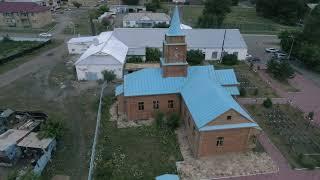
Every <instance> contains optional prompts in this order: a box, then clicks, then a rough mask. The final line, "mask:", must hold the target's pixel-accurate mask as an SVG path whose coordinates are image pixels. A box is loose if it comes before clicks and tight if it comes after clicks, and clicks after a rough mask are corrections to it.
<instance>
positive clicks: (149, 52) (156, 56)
mask: <svg viewBox="0 0 320 180" xmlns="http://www.w3.org/2000/svg"><path fill="white" fill-rule="evenodd" d="M160 57H161V52H160V50H159V49H158V48H149V47H146V61H147V62H160Z"/></svg>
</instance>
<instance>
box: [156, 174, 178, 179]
mask: <svg viewBox="0 0 320 180" xmlns="http://www.w3.org/2000/svg"><path fill="white" fill-rule="evenodd" d="M156 180H179V176H178V175H175V174H164V175H161V176H157V177H156Z"/></svg>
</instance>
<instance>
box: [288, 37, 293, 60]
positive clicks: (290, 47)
mask: <svg viewBox="0 0 320 180" xmlns="http://www.w3.org/2000/svg"><path fill="white" fill-rule="evenodd" d="M289 37H290V38H292V43H291V47H290V51H289V55H288V60H290V56H291V52H292V48H293V44H294V36H293V35H290V36H289Z"/></svg>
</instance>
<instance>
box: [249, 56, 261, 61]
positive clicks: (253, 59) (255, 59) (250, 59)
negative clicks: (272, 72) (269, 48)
mask: <svg viewBox="0 0 320 180" xmlns="http://www.w3.org/2000/svg"><path fill="white" fill-rule="evenodd" d="M248 61H249V62H260V61H261V59H259V58H258V57H251V58H249V59H248Z"/></svg>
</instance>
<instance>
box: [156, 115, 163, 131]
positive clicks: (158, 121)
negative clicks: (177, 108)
mask: <svg viewBox="0 0 320 180" xmlns="http://www.w3.org/2000/svg"><path fill="white" fill-rule="evenodd" d="M155 121H156V125H157V127H159V128H160V127H163V126H164V124H165V123H164V113H163V112H156V115H155Z"/></svg>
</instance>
